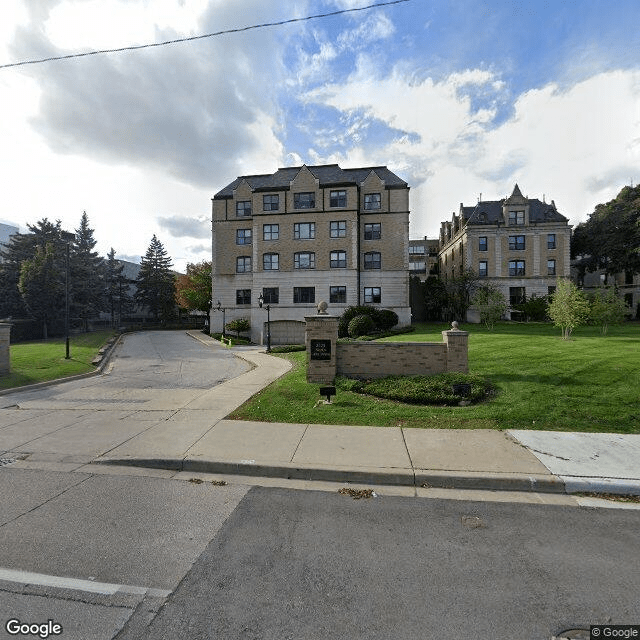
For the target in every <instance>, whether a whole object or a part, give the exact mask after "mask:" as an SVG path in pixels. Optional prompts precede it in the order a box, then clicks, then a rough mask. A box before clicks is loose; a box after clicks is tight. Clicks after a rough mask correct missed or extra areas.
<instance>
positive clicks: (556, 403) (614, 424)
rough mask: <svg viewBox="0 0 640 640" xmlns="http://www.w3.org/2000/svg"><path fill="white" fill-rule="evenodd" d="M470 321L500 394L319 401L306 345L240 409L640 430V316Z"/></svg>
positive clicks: (400, 422)
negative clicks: (569, 325) (451, 402)
mask: <svg viewBox="0 0 640 640" xmlns="http://www.w3.org/2000/svg"><path fill="white" fill-rule="evenodd" d="M446 328H447V327H446V326H445V325H444V324H442V325H435V324H421V325H416V332H415V333H411V334H405V335H400V336H394V337H391V338H386V339H385V341H400V342H404V341H410V342H421V341H432V342H435V341H438V342H439V341H441V339H442V334H441V331H442V330H444V329H446ZM462 328H463V329H466V330H468V331H469V370H470V371H471V372H473V373H478V374H481V375H483V376H485V377H487V378H489V379H490V380H491V381H492V382H493V383H494V384H495V385H496V387H497V389H498V394H497V396H496V397H495V398H494V399H492V400H491V401H489V402H486V403H484V404H480V405H476V406H470V407H429V406H413V405H407V404H403V403H399V402H393V401H388V400H381V399H378V398H373V397H367V396H362V395H359V394H356V393H352V392H349V391H346V390H341V389H340V381H339V380H338V385H337V386H338V395H337V396H336V397H335V398H334V400H333V404H332V405H324V404H317V400H318V398H319V392H318V386H319V385H313V384H308V383H307V382H306V380H305V375H306V364H305V362H306V354H305V353H292V354H286V355H283V356H282V357H286V358H288V359H289V360H291V361H292V362H293V363H294V365H295V366H294V369H293V371H291V372H290V373H288V374H287V375H286V376H284V377H283V378H281V379H280V380H278V381H276V382H275V383H273V384H272V385H271V386H269V387H268V388H267V389H265V390H263V391H262V392H261V393H259V394H258V395H256V396H254V397H253V398H251V400H249V401H248V402H247V403H245V404H244V405H243V406H242V407H240V408H239V409H238V410H236V411H235V412H234V413H233V414H231V417H232V418H236V419H245V420H265V421H270V422H298V423H320V424H360V425H379V426H407V427H424V428H456V429H476V428H484V429H486V428H493V429H545V430H555V431H600V432H612V433H640V324H639V323H627V324H625V325H621V326H619V327H610V329H609V334H608V336H606V337H602V336H601V335H600V332H599V330H598V328H596V327H582V328H579V329H577V330H576V331H575V332H574V336H573V339H572V340H570V341H563V340H562V339H561V338H560V331H559V329H556V328H555V327H553V326H551V325H549V324H537V323H526V324H524V323H523V324H516V323H513V324H512V323H502V324H498V325H497V326H496V327H495V329H494V330H493V331H488V330H486V329H485V328H484V327H482V326H480V325H465V326H464V327H462Z"/></svg>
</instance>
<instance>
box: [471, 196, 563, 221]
mask: <svg viewBox="0 0 640 640" xmlns="http://www.w3.org/2000/svg"><path fill="white" fill-rule="evenodd" d="M504 203H505V199H504V198H503V199H502V200H485V201H484V202H478V204H477V205H476V206H475V207H465V206H463V207H462V217H463V218H464V220H465V221H466V222H468V223H469V224H498V222H501V223H502V222H504V218H503V217H502V206H503V205H504ZM529 222H530V223H535V222H568V219H567V218H565V216H563V215H562V214H561V213H558V211H557V209H556V207H555V205H554V204H547V203H546V202H541V201H540V200H538V199H537V198H530V199H529Z"/></svg>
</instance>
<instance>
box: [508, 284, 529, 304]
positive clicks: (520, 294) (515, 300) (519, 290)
mask: <svg viewBox="0 0 640 640" xmlns="http://www.w3.org/2000/svg"><path fill="white" fill-rule="evenodd" d="M525 298H526V296H525V289H524V287H509V304H510V305H511V306H512V307H514V306H515V305H517V304H524V303H525V301H526V299H525Z"/></svg>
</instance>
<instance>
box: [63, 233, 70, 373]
mask: <svg viewBox="0 0 640 640" xmlns="http://www.w3.org/2000/svg"><path fill="white" fill-rule="evenodd" d="M64 345H65V356H64V358H65V360H69V359H70V358H71V355H70V354H69V242H67V250H66V260H65V279H64Z"/></svg>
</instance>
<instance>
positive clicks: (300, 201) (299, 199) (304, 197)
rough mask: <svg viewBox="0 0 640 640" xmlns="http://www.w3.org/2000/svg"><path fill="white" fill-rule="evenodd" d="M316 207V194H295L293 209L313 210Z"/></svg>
mask: <svg viewBox="0 0 640 640" xmlns="http://www.w3.org/2000/svg"><path fill="white" fill-rule="evenodd" d="M315 206H316V194H315V193H313V192H312V191H311V192H308V193H294V194H293V208H294V209H313V208H314V207H315Z"/></svg>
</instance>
